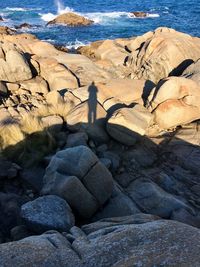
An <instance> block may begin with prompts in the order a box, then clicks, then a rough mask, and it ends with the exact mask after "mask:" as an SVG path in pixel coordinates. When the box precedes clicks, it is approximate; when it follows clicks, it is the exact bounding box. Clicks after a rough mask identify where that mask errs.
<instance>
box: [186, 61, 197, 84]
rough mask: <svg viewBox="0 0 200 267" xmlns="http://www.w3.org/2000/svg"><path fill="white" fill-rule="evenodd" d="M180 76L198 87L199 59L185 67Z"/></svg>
mask: <svg viewBox="0 0 200 267" xmlns="http://www.w3.org/2000/svg"><path fill="white" fill-rule="evenodd" d="M182 76H183V77H185V78H188V79H191V80H193V81H195V82H197V83H198V84H199V85H200V59H198V60H197V61H196V62H194V63H193V64H191V65H190V66H189V67H187V68H186V69H185V70H184V72H183V74H182Z"/></svg>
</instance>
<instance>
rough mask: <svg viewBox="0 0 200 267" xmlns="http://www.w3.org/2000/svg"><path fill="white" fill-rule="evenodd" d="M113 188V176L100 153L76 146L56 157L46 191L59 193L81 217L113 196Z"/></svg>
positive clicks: (50, 165) (48, 174)
mask: <svg viewBox="0 0 200 267" xmlns="http://www.w3.org/2000/svg"><path fill="white" fill-rule="evenodd" d="M75 187H76V189H74V188H75ZM112 188H113V179H112V175H111V173H110V172H109V171H108V169H107V168H106V167H105V166H104V165H103V164H102V163H101V162H100V161H99V159H98V158H97V156H96V155H95V154H94V153H93V152H92V151H91V150H90V149H89V148H88V147H86V146H76V147H72V148H68V149H65V150H62V151H59V152H58V153H57V154H56V155H55V156H54V157H53V158H52V160H51V161H50V163H49V165H48V167H47V169H46V173H45V176H44V186H43V189H42V194H56V195H59V196H61V197H63V198H65V199H66V200H67V201H68V203H69V205H70V206H71V207H72V208H75V209H76V211H77V212H78V213H79V214H80V215H81V216H83V217H89V216H92V215H93V214H94V213H95V211H97V209H98V208H99V207H100V206H102V205H103V204H104V203H105V202H106V201H107V200H108V199H109V197H110V196H111V193H112ZM75 192H76V193H75ZM76 194H78V195H79V197H80V198H78V197H77V195H76ZM80 199H81V201H82V203H81V205H80Z"/></svg>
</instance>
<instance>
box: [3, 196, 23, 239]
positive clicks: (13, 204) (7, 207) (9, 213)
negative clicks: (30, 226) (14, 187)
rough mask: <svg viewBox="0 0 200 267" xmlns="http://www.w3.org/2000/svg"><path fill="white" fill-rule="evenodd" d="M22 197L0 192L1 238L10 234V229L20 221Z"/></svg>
mask: <svg viewBox="0 0 200 267" xmlns="http://www.w3.org/2000/svg"><path fill="white" fill-rule="evenodd" d="M23 202H24V199H23V198H21V197H19V196H18V195H16V194H12V193H3V192H0V213H1V217H0V232H1V233H2V235H3V238H7V237H9V235H10V230H11V229H12V228H13V227H15V226H17V225H18V223H19V222H20V206H21V205H22V204H23Z"/></svg>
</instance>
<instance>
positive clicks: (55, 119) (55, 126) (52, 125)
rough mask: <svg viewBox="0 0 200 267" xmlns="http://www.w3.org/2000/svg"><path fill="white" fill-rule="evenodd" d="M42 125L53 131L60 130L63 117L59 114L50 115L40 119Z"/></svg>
mask: <svg viewBox="0 0 200 267" xmlns="http://www.w3.org/2000/svg"><path fill="white" fill-rule="evenodd" d="M41 121H42V123H43V125H44V126H45V127H46V128H47V129H48V130H49V131H53V132H60V131H61V130H62V127H63V119H62V118H61V117H60V116H56V115H51V116H46V117H43V118H42V119H41Z"/></svg>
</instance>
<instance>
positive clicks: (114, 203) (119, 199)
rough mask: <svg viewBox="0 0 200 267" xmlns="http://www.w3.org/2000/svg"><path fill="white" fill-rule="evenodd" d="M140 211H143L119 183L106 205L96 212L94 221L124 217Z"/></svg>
mask: <svg viewBox="0 0 200 267" xmlns="http://www.w3.org/2000/svg"><path fill="white" fill-rule="evenodd" d="M140 212H141V211H140V210H139V209H138V208H137V206H136V204H135V203H134V202H133V201H132V199H130V198H129V197H128V196H127V195H126V194H125V193H123V192H122V191H121V189H120V188H119V187H118V186H117V185H115V186H114V189H113V192H112V195H111V198H110V199H109V201H108V202H107V204H106V205H105V207H104V208H103V209H102V210H100V211H98V212H97V213H96V214H95V216H94V217H93V218H92V221H93V222H96V221H99V220H101V219H104V218H110V217H122V216H128V215H133V214H136V213H140Z"/></svg>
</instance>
